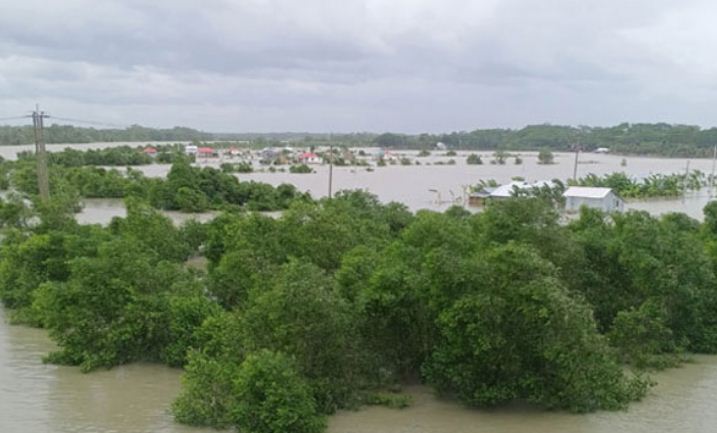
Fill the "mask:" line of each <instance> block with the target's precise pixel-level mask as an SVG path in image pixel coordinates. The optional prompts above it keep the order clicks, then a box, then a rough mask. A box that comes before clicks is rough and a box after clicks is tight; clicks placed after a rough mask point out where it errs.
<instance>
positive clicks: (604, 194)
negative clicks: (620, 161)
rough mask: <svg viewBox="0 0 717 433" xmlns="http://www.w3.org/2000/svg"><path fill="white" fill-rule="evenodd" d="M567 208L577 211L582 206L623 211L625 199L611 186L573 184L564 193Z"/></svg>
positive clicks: (569, 210)
mask: <svg viewBox="0 0 717 433" xmlns="http://www.w3.org/2000/svg"><path fill="white" fill-rule="evenodd" d="M563 197H565V210H566V211H567V212H577V211H579V210H580V208H581V207H582V206H587V207H589V208H594V209H600V210H602V211H605V212H622V211H623V209H624V207H625V201H624V200H623V199H622V198H620V196H618V195H617V194H615V192H614V191H613V190H612V189H610V188H594V187H585V186H571V187H570V188H568V189H567V190H565V192H564V193H563Z"/></svg>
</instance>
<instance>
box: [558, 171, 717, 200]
mask: <svg viewBox="0 0 717 433" xmlns="http://www.w3.org/2000/svg"><path fill="white" fill-rule="evenodd" d="M568 184H570V185H578V186H593V187H605V188H611V189H613V190H614V191H615V192H616V193H617V194H618V195H620V196H621V197H625V198H647V197H677V196H680V195H682V194H683V193H684V192H685V191H694V190H699V189H700V188H702V187H704V186H707V177H706V176H705V174H704V173H702V172H701V171H698V170H693V171H691V172H690V173H689V174H671V175H665V174H651V175H650V176H648V177H646V178H643V179H641V180H635V179H633V178H631V177H629V176H628V175H627V174H625V173H612V174H606V175H604V176H602V177H600V176H597V175H594V174H589V175H587V176H585V177H583V178H580V179H578V180H577V181H572V180H570V181H568Z"/></svg>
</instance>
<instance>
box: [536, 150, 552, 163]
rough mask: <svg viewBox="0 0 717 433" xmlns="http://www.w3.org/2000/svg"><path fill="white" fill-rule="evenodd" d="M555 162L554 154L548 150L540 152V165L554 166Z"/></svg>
mask: <svg viewBox="0 0 717 433" xmlns="http://www.w3.org/2000/svg"><path fill="white" fill-rule="evenodd" d="M554 161H555V157H554V156H553V152H551V151H549V150H548V149H541V150H540V152H538V164H553V163H554Z"/></svg>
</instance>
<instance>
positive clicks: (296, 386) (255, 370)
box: [232, 350, 326, 433]
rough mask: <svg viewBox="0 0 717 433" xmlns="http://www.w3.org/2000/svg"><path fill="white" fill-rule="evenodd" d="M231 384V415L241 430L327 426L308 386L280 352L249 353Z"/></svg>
mask: <svg viewBox="0 0 717 433" xmlns="http://www.w3.org/2000/svg"><path fill="white" fill-rule="evenodd" d="M234 386H235V390H236V391H235V392H236V406H235V407H234V408H233V410H232V418H234V419H235V422H236V425H237V426H238V427H239V428H240V429H241V431H246V432H248V433H285V432H295V433H319V432H321V431H323V430H324V428H325V426H326V422H325V420H324V418H323V417H322V416H321V415H320V414H319V412H318V411H317V405H316V403H315V402H314V399H313V396H312V395H311V388H310V386H309V385H308V384H307V382H306V381H305V380H304V379H303V378H302V377H301V376H300V375H299V374H298V372H297V368H296V367H295V366H294V364H293V363H292V362H291V360H290V359H289V358H288V357H287V356H286V355H283V354H282V353H280V352H272V351H269V350H261V351H259V352H257V353H254V354H250V355H248V356H247V358H246V359H245V360H244V362H242V364H241V366H240V367H239V370H238V372H237V377H236V380H235V381H234Z"/></svg>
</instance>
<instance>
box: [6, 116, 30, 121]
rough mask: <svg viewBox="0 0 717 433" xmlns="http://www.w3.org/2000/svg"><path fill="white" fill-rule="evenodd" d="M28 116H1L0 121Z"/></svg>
mask: <svg viewBox="0 0 717 433" xmlns="http://www.w3.org/2000/svg"><path fill="white" fill-rule="evenodd" d="M26 118H27V116H13V117H0V122H5V121H7V120H20V119H26Z"/></svg>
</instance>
